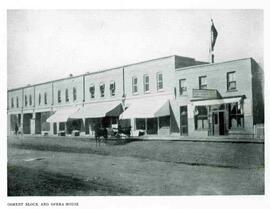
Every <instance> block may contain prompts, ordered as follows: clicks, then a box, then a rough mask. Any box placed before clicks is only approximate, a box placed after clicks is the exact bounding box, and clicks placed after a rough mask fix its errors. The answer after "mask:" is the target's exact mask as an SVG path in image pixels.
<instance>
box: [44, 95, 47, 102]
mask: <svg viewBox="0 0 270 209" xmlns="http://www.w3.org/2000/svg"><path fill="white" fill-rule="evenodd" d="M44 104H45V105H46V104H47V92H45V93H44Z"/></svg>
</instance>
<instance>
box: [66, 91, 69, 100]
mask: <svg viewBox="0 0 270 209" xmlns="http://www.w3.org/2000/svg"><path fill="white" fill-rule="evenodd" d="M66 102H69V96H68V89H66Z"/></svg>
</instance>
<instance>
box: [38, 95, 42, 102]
mask: <svg viewBox="0 0 270 209" xmlns="http://www.w3.org/2000/svg"><path fill="white" fill-rule="evenodd" d="M40 104H41V94H38V105H40Z"/></svg>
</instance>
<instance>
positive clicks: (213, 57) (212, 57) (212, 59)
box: [210, 18, 215, 63]
mask: <svg viewBox="0 0 270 209" xmlns="http://www.w3.org/2000/svg"><path fill="white" fill-rule="evenodd" d="M212 25H213V19H212V18H211V27H210V33H211V36H210V37H211V43H210V49H211V58H210V59H211V63H214V62H215V55H214V51H213V47H212V41H213V39H214V37H213V32H212V29H211V28H212Z"/></svg>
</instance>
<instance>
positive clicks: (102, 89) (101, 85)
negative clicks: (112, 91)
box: [99, 83, 105, 97]
mask: <svg viewBox="0 0 270 209" xmlns="http://www.w3.org/2000/svg"><path fill="white" fill-rule="evenodd" d="M99 90H100V97H104V96H105V84H104V83H101V84H100V85H99Z"/></svg>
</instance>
